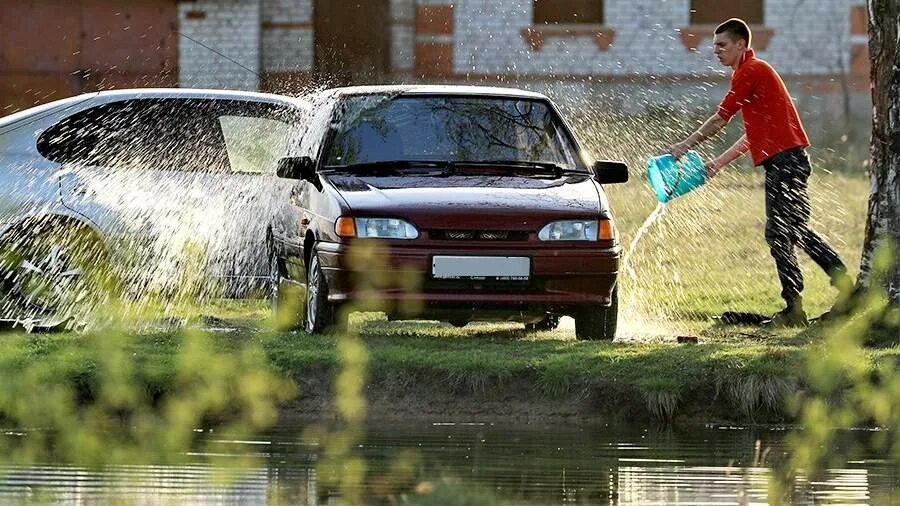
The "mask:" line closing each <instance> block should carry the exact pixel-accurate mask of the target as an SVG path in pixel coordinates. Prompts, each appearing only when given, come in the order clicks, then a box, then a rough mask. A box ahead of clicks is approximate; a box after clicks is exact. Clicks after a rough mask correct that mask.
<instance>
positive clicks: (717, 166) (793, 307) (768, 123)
mask: <svg viewBox="0 0 900 506" xmlns="http://www.w3.org/2000/svg"><path fill="white" fill-rule="evenodd" d="M750 41H751V34H750V28H748V27H747V24H746V23H745V22H744V21H742V20H740V19H737V18H732V19H729V20H728V21H725V22H724V23H722V24H721V25H719V26H718V27H717V28H716V30H715V37H714V39H713V45H714V52H715V55H716V57H717V58H718V59H719V62H720V63H721V64H722V65H724V66H726V67H731V68H732V69H733V73H732V76H731V89H730V90H729V91H728V94H727V95H725V98H724V99H723V100H722V103H721V104H719V109H718V111H717V113H716V114H714V115H713V116H711V117H710V118H709V119H708V120H706V122H704V123H703V125H702V126H701V127H700V128H699V129H698V130H697V131H696V132H694V133H692V134H691V135H690V136H689V137H688V138H687V139H685V140H684V141H682V142H679V143H677V144H675V145H673V146H672V147H671V148H670V151H671V153H672V155H673V156H674V157H675V158H680V157H681V156H682V155H684V153H685V152H687V150H689V149H690V148H692V147H693V146H695V145H697V144H699V143H700V142H703V141H704V140H706V139H708V138H709V137H711V136H713V135H714V134H715V133H716V132H718V131H719V130H721V129H722V128H723V127H724V126H725V125H727V124H728V122H729V121H731V118H732V117H733V116H734V115H735V114H737V113H738V112H741V113H742V116H743V121H744V131H745V134H744V135H743V136H742V137H741V138H740V139H739V140H738V141H737V142H736V143H735V144H734V145H733V146H732V147H731V148H729V149H728V150H726V151H725V152H724V153H722V154H721V155H720V156H719V157H717V158H716V159H715V160H713V161H711V162H708V163H707V164H706V166H705V168H706V172H707V175H708V176H709V177H712V176H714V175H715V174H716V173H718V172H719V171H720V170H721V169H722V168H723V167H725V166H726V165H728V164H729V163H731V162H732V161H733V160H735V159H736V158H738V157H739V156H741V155H743V154H744V153H745V152H747V151H750V154H751V156H752V157H753V164H754V165H762V166H763V167H765V171H766V242H767V243H768V244H769V247H770V249H771V253H772V257H773V258H774V259H775V267H776V269H777V270H778V279H779V280H780V281H781V296H782V297H783V298H784V301H785V303H786V307H785V309H784V310H782V311H780V312H778V313H776V314H775V316H773V317H772V320H771V323H772V324H775V325H790V326H802V325H806V324H807V317H806V312H805V311H804V310H803V302H802V299H801V297H800V293H801V292H802V291H803V274H802V273H801V272H800V267H799V265H798V264H797V256H796V255H795V253H794V247H795V246H799V247H800V248H801V249H802V250H803V251H805V252H806V253H807V254H809V256H810V257H812V259H813V261H815V262H816V264H818V265H819V267H821V268H822V269H823V270H824V271H825V272H826V273H828V275H829V276H831V281H832V285H834V286H836V287H838V288H839V289H840V290H849V289H850V288H851V287H852V284H853V283H852V281H851V280H850V277H849V276H848V275H847V269H846V267H845V266H844V263H843V262H842V261H841V259H840V257H838V254H837V253H836V252H835V251H834V249H832V248H831V246H829V245H828V243H826V242H825V240H824V239H822V237H820V236H819V235H818V234H817V233H816V232H814V231H813V230H812V229H811V228H810V227H809V214H810V204H809V196H808V195H807V192H806V181H807V179H808V178H809V173H810V165H809V159H808V158H807V156H806V152H805V150H804V148H805V147H807V146H809V139H808V138H807V137H806V132H805V131H804V130H803V125H802V124H801V123H800V117H799V115H798V114H797V109H796V108H795V107H794V103H793V101H791V97H790V95H789V94H788V91H787V87H786V86H785V85H784V81H782V80H781V77H780V76H779V75H778V73H776V72H775V69H773V68H772V67H771V66H770V65H769V64H768V63H766V62H765V61H763V60H760V59H759V58H756V56H755V55H754V53H753V50H752V49H750Z"/></svg>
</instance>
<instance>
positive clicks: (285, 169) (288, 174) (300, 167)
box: [275, 156, 316, 182]
mask: <svg viewBox="0 0 900 506" xmlns="http://www.w3.org/2000/svg"><path fill="white" fill-rule="evenodd" d="M275 174H277V175H278V177H283V178H286V179H305V180H306V181H310V182H313V180H314V179H315V178H316V164H315V162H313V160H312V158H310V157H308V156H299V157H288V158H282V159H281V160H278V169H277V170H276V171H275Z"/></svg>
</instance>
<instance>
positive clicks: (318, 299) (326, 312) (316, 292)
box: [306, 247, 336, 334]
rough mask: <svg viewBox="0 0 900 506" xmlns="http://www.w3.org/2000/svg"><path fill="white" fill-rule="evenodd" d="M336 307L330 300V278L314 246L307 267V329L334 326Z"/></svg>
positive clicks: (323, 329) (315, 331)
mask: <svg viewBox="0 0 900 506" xmlns="http://www.w3.org/2000/svg"><path fill="white" fill-rule="evenodd" d="M335 320H336V318H335V308H334V306H333V305H332V304H331V303H329V302H328V280H327V279H326V278H325V272H324V271H323V270H322V264H321V263H320V262H319V255H318V254H317V251H316V248H315V247H314V248H313V250H312V252H311V253H310V255H309V265H308V266H307V268H306V331H307V332H309V333H310V334H318V333H322V332H325V331H327V330H329V329H331V328H333V327H334V324H335Z"/></svg>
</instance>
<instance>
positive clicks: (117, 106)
mask: <svg viewBox="0 0 900 506" xmlns="http://www.w3.org/2000/svg"><path fill="white" fill-rule="evenodd" d="M226 118H227V119H226ZM291 121H293V113H292V112H291V111H290V108H289V107H284V106H278V105H275V104H267V103H259V102H251V101H241V100H208V99H182V98H177V99H135V100H125V101H120V102H114V103H110V104H104V105H100V106H97V107H94V108H91V109H88V110H85V111H82V112H80V113H77V114H75V115H72V116H70V117H68V118H66V119H64V120H62V121H60V122H58V123H57V124H56V125H54V126H52V127H50V128H49V129H47V130H46V131H45V132H44V133H43V134H42V135H41V137H40V139H39V140H38V149H39V150H40V152H41V153H42V154H43V155H44V156H45V157H47V158H49V159H51V160H54V161H57V162H60V163H66V162H70V163H79V164H83V165H93V166H103V167H107V168H114V169H123V170H178V171H206V172H229V171H237V170H239V171H247V170H251V171H262V170H265V166H263V165H256V166H254V164H266V163H269V164H271V163H272V162H271V160H270V159H271V158H276V159H277V158H278V157H280V156H281V155H280V154H278V155H276V154H275V153H274V152H272V153H269V154H263V153H262V151H263V149H262V148H271V149H276V147H274V146H275V145H276V144H278V143H277V142H276V141H275V140H272V142H269V140H270V139H269V137H268V136H267V137H266V138H265V139H264V141H263V142H262V144H263V145H264V146H261V147H253V146H251V144H252V142H254V141H255V140H256V139H257V138H258V136H259V135H261V133H260V132H261V131H262V129H264V128H268V130H266V132H265V133H266V134H267V135H268V134H272V139H276V138H277V137H278V134H279V130H276V131H274V132H273V131H272V127H273V125H283V127H279V128H280V131H282V132H283V131H284V130H285V129H286V128H287V125H288V124H289V123H290V122H291ZM273 122H274V123H273ZM226 125H227V128H228V135H230V136H231V139H232V141H233V142H232V143H231V145H229V143H228V141H227V140H226V136H225V135H226V132H225V127H226ZM263 125H265V126H263ZM241 135H246V137H243V138H241V137H240V136H241ZM273 143H274V144H273ZM279 147H280V148H281V149H282V151H283V148H284V145H283V143H282V144H281V145H279Z"/></svg>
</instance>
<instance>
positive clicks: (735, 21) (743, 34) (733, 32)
mask: <svg viewBox="0 0 900 506" xmlns="http://www.w3.org/2000/svg"><path fill="white" fill-rule="evenodd" d="M715 33H716V35H718V34H720V33H727V34H728V36H729V37H731V40H733V41H735V42H737V41H739V40H741V39H744V41H745V42H747V47H750V39H751V38H752V35H751V34H750V27H749V26H747V23H746V22H744V20H743V19H739V18H731V19H729V20H728V21H725V22H724V23H722V24H721V25H719V26H717V27H716V31H715Z"/></svg>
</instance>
